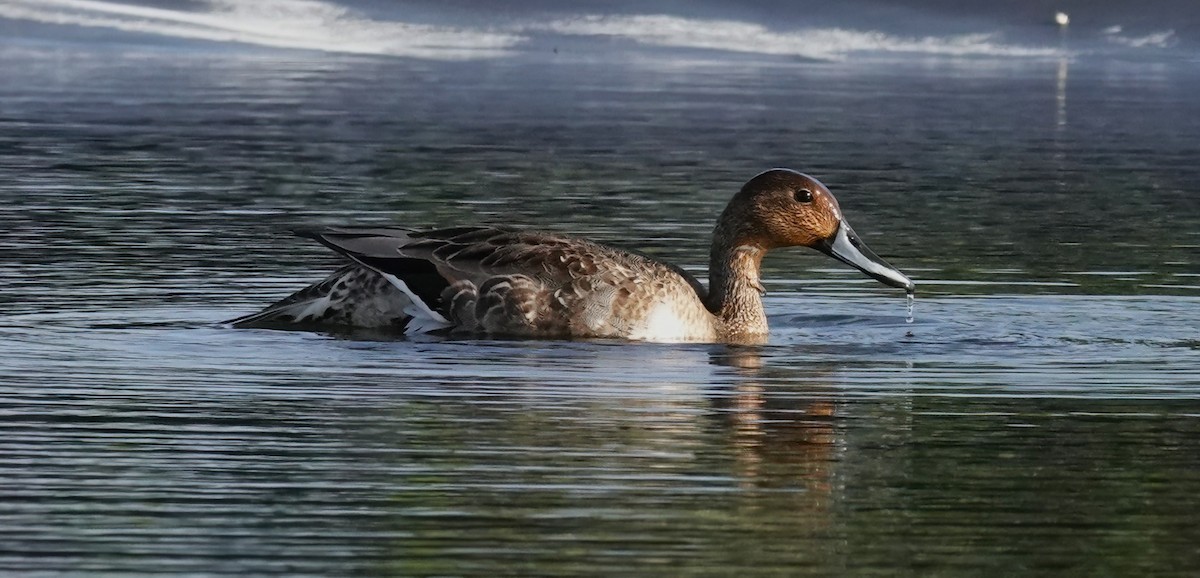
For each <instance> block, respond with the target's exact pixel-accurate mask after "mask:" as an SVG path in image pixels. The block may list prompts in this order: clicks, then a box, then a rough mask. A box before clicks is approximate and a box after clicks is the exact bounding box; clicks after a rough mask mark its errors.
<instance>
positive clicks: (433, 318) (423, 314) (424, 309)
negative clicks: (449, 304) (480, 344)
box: [379, 271, 452, 335]
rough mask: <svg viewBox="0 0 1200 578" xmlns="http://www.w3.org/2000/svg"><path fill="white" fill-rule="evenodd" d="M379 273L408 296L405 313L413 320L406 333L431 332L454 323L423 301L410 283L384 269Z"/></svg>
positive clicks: (409, 323)
mask: <svg viewBox="0 0 1200 578" xmlns="http://www.w3.org/2000/svg"><path fill="white" fill-rule="evenodd" d="M379 274H380V275H383V278H384V279H387V280H388V283H391V284H392V286H394V287H395V288H397V289H399V290H400V292H401V293H404V294H405V295H406V296H408V301H409V304H408V305H406V306H405V307H404V313H405V314H407V315H410V316H411V317H412V320H411V321H409V322H408V327H407V328H405V330H404V333H406V334H410V335H411V334H413V333H429V332H430V331H436V330H438V329H445V328H447V327H450V326H451V325H452V324H451V323H450V322H449V321H448V320H446V318H445V317H442V314H441V313H438V312H437V311H434V310H433V309H430V308H429V305H428V304H427V303H425V302H424V301H422V300H421V298H420V297H417V294H416V293H413V292H412V289H409V288H408V284H407V283H405V282H404V281H402V280H401V279H400V278H399V277H397V276H395V275H392V274H389V273H384V272H382V271H380V272H379Z"/></svg>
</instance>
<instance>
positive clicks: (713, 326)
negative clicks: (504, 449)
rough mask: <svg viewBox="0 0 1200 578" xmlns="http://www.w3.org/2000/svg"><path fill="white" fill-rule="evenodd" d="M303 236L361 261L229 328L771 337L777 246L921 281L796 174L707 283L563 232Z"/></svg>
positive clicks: (736, 232) (753, 212)
mask: <svg viewBox="0 0 1200 578" xmlns="http://www.w3.org/2000/svg"><path fill="white" fill-rule="evenodd" d="M298 234H300V235H302V236H306V237H310V238H313V239H315V240H317V241H318V242H320V243H322V244H324V245H325V246H327V247H329V248H330V249H333V250H334V251H337V252H338V253H340V254H342V255H344V256H346V257H348V258H349V259H350V261H352V263H351V264H349V265H347V266H345V267H342V268H341V269H339V270H338V271H336V272H335V273H333V275H331V276H330V277H328V278H327V279H325V280H324V281H321V282H320V283H316V284H314V285H311V286H309V287H307V288H305V289H302V290H300V291H298V292H296V293H295V294H293V295H291V296H289V297H287V298H285V299H283V300H281V301H279V302H277V303H275V304H273V305H271V306H270V307H267V308H266V309H264V310H263V311H261V312H258V313H255V314H253V315H247V316H245V317H241V318H238V319H234V320H231V321H230V322H229V323H232V324H233V325H234V326H236V327H274V328H321V327H326V328H336V327H343V328H346V327H364V328H394V329H396V330H400V331H404V332H405V333H409V334H413V333H424V332H431V331H443V332H464V333H476V334H488V335H507V336H525V337H544V338H566V337H591V338H622V339H632V340H642V341H696V342H740V343H756V342H763V341H765V340H766V336H767V316H766V312H765V311H764V310H763V303H762V295H763V293H764V292H765V290H764V289H763V286H762V283H761V282H760V281H759V266H760V264H761V262H762V258H763V256H764V255H765V254H766V253H767V251H769V250H771V249H775V248H778V247H792V246H804V247H812V248H814V249H816V250H818V251H821V252H823V253H825V254H827V255H829V256H831V257H833V258H835V259H838V260H839V261H842V262H844V263H846V264H848V265H850V266H852V267H855V268H857V269H859V270H860V271H862V272H863V273H865V274H867V275H868V276H870V277H873V278H875V279H877V280H879V281H880V282H882V283H884V284H886V285H890V286H892V287H897V288H902V289H904V290H906V291H908V292H909V293H912V292H913V289H914V285H913V282H912V281H911V280H909V278H908V277H906V276H905V275H904V274H903V273H901V272H900V271H899V270H897V269H896V268H894V267H892V266H891V265H889V264H887V262H885V261H884V260H883V259H881V258H879V256H878V255H876V254H875V253H873V252H872V251H871V250H870V249H869V248H867V246H866V245H864V244H863V243H862V241H861V240H860V239H859V237H858V236H857V235H856V234H855V233H854V230H853V229H851V228H850V225H849V224H848V223H847V222H846V220H845V218H844V217H842V211H841V209H840V208H839V207H838V202H837V200H836V199H834V198H833V194H832V193H830V192H829V189H827V188H825V186H824V185H822V184H821V183H820V182H818V181H817V180H816V179H814V178H812V177H810V176H808V175H805V174H802V173H799V172H796V171H792V170H788V169H773V170H769V171H766V172H763V173H761V174H759V175H757V176H755V177H754V178H753V179H750V181H749V182H747V183H746V184H745V185H744V186H743V187H742V189H741V190H740V191H739V192H738V193H737V194H736V195H734V197H733V199H732V200H731V201H730V202H729V205H728V206H726V207H725V210H724V212H722V213H721V217H720V219H718V221H717V226H716V229H715V230H714V231H713V240H712V249H711V252H710V254H709V255H710V256H709V272H708V275H709V283H708V288H707V289H706V288H705V287H704V286H703V285H702V284H701V283H700V282H699V281H697V280H696V278H695V277H693V276H692V275H690V274H688V273H687V272H685V271H684V270H683V269H680V268H679V267H676V266H675V265H671V264H668V263H663V262H660V261H657V260H655V259H653V258H651V257H648V256H646V255H642V254H640V253H637V252H633V251H627V250H623V249H618V248H614V247H610V246H607V245H602V244H600V243H596V242H593V241H589V240H587V239H580V238H577V237H569V236H565V235H559V234H556V233H545V232H530V231H522V230H518V229H512V228H507V227H453V228H447V229H436V230H432V231H415V230H409V229H401V228H358V227H347V228H330V229H325V230H321V231H307V232H303V231H302V232H298Z"/></svg>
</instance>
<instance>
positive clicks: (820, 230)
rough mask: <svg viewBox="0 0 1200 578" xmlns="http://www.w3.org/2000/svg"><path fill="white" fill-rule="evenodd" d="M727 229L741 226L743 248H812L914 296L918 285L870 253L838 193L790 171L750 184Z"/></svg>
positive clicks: (735, 204) (734, 206) (732, 204)
mask: <svg viewBox="0 0 1200 578" xmlns="http://www.w3.org/2000/svg"><path fill="white" fill-rule="evenodd" d="M722 221H723V223H733V222H736V223H738V224H739V225H738V226H737V232H736V233H733V234H734V235H735V236H737V237H741V239H739V241H738V242H739V243H744V242H751V243H754V244H755V245H758V246H760V247H762V248H764V249H773V248H777V247H795V246H803V247H812V248H813V249H816V250H818V251H820V252H822V253H825V254H826V255H829V256H830V257H833V258H834V259H837V260H839V261H841V262H843V263H846V264H847V265H850V266H851V267H854V268H856V269H858V270H859V271H862V272H863V273H866V274H867V275H868V276H870V277H872V278H874V279H876V280H878V281H879V282H881V283H883V284H885V285H889V286H892V287H897V288H900V289H904V290H905V291H907V292H909V293H912V292H913V290H914V289H915V287H916V286H915V285H914V284H913V282H912V280H910V279H909V278H908V277H907V276H905V275H904V274H903V273H901V272H900V271H899V270H898V269H896V268H895V267H892V266H891V265H889V264H888V263H887V261H884V260H883V259H882V258H880V257H879V255H876V254H875V253H874V252H873V251H871V249H870V248H868V247H867V246H866V245H865V244H864V243H863V242H862V240H861V239H860V238H859V237H858V235H856V234H855V233H854V229H851V228H850V224H849V223H847V222H846V219H845V218H844V217H842V209H841V208H840V207H838V202H837V199H835V198H833V193H830V192H829V189H827V188H825V185H822V184H821V183H820V181H818V180H817V179H814V178H812V177H810V176H808V175H806V174H803V173H798V172H796V171H793V170H790V169H772V170H769V171H766V172H764V173H761V174H759V175H758V176H756V177H754V178H753V179H750V181H749V182H747V183H746V184H745V185H743V186H742V190H741V191H739V192H738V194H737V195H736V196H735V197H734V199H733V201H731V202H730V203H729V207H728V208H727V209H726V215H724V216H723V218H722Z"/></svg>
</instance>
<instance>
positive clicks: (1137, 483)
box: [0, 30, 1200, 576]
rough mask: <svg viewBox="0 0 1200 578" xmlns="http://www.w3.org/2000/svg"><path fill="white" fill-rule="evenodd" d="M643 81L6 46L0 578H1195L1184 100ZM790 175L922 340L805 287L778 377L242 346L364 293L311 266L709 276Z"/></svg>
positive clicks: (441, 343)
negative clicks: (386, 228)
mask: <svg viewBox="0 0 1200 578" xmlns="http://www.w3.org/2000/svg"><path fill="white" fill-rule="evenodd" d="M1051 32H1056V31H1054V30H1051ZM621 54H622V55H621V56H620V57H616V56H614V57H611V58H600V57H596V56H595V55H581V54H578V53H572V51H571V50H569V49H566V48H564V50H563V51H561V52H560V53H559V54H557V55H554V54H553V53H550V52H547V53H545V54H530V55H525V56H522V57H519V58H499V59H492V58H488V59H476V60H468V61H462V62H459V61H454V62H442V61H437V60H405V59H393V58H374V57H345V56H336V55H328V54H318V53H278V52H269V51H252V50H232V49H229V50H191V49H189V50H176V51H167V52H163V51H161V50H159V49H157V48H156V47H155V46H151V47H150V48H146V47H145V46H143V45H138V44H133V45H124V44H117V45H112V44H103V43H100V44H95V45H92V44H88V45H86V46H77V45H70V44H66V45H51V46H47V45H44V44H38V43H25V44H21V43H17V44H16V45H8V46H7V47H5V48H4V50H3V52H2V57H0V74H2V75H3V77H4V78H5V79H6V82H5V83H3V84H2V85H0V200H2V203H0V222H3V223H4V225H5V226H4V230H3V232H2V233H0V247H2V251H3V256H4V258H3V260H2V261H0V262H2V263H3V266H2V267H0V287H3V291H0V391H2V392H3V393H2V394H0V568H2V569H3V570H4V571H5V572H6V573H8V574H17V573H29V574H34V573H37V574H49V575H53V574H84V573H112V574H131V573H138V572H161V573H167V572H181V573H183V572H189V573H203V574H240V575H246V574H255V575H262V574H283V575H338V574H396V575H478V576H483V575H487V576H495V575H559V576H563V575H648V574H654V575H663V574H667V575H682V576H688V575H696V576H699V575H730V574H735V573H736V574H738V575H748V576H749V575H777V574H788V575H796V574H801V575H819V576H828V575H855V574H919V575H961V574H983V573H989V574H999V573H1012V572H1021V573H1036V574H1050V573H1053V574H1066V573H1070V574H1084V575H1091V574H1107V575H1132V574H1137V575H1189V574H1190V573H1191V572H1193V571H1194V568H1195V567H1196V566H1197V563H1200V553H1198V552H1197V550H1196V547H1195V544H1197V543H1200V530H1198V529H1197V526H1196V524H1195V512H1196V511H1197V510H1198V508H1200V498H1197V496H1200V491H1198V490H1200V473H1198V472H1200V467H1197V466H1200V464H1198V463H1197V458H1196V456H1198V455H1200V332H1198V331H1197V330H1196V328H1197V327H1200V283H1198V281H1197V279H1198V278H1200V269H1198V268H1197V264H1196V255H1197V251H1196V250H1197V247H1200V237H1198V235H1200V233H1198V231H1200V205H1197V200H1196V198H1197V197H1196V195H1195V193H1196V191H1197V190H1198V189H1200V186H1198V185H1200V168H1198V167H1197V165H1196V163H1195V159H1196V158H1198V157H1200V144H1198V141H1197V140H1196V135H1197V134H1200V126H1198V125H1200V104H1198V101H1197V100H1196V99H1195V98H1194V94H1195V92H1196V88H1197V86H1198V84H1200V83H1198V80H1200V79H1198V78H1197V71H1196V69H1195V67H1194V65H1191V64H1189V63H1187V62H1181V61H1178V60H1171V59H1161V60H1151V61H1146V60H1138V59H1137V58H1133V57H1130V58H1124V59H1122V58H1109V57H1106V56H1105V57H1102V56H1078V57H1071V58H1058V57H1054V58H1049V59H1024V58H1007V57H1005V58H996V59H967V60H962V59H955V58H948V59H947V58H933V59H927V58H915V59H906V58H894V59H882V60H874V59H862V60H854V61H851V62H835V63H819V62H818V63H814V62H809V61H799V60H794V59H788V58H744V57H738V58H734V57H730V58H714V57H712V55H705V56H702V57H696V55H694V54H691V53H689V54H688V55H686V56H685V57H681V58H675V57H673V56H668V55H663V54H660V53H657V52H653V51H650V52H647V53H644V54H641V55H640V56H637V57H629V55H628V54H627V53H621ZM771 166H789V167H793V168H796V169H800V170H804V171H806V172H810V173H812V174H813V175H815V176H817V177H818V178H820V179H821V180H822V181H823V182H824V183H825V184H827V185H828V186H829V187H830V189H831V190H833V192H834V193H835V194H836V195H837V196H838V198H839V200H840V202H841V205H842V209H843V212H844V213H845V214H846V216H847V218H848V219H849V220H850V221H851V222H852V224H853V225H854V227H855V230H856V231H857V232H859V233H860V235H862V237H863V239H864V240H865V241H866V242H867V243H868V244H869V245H870V246H871V247H872V248H873V249H874V250H875V251H876V252H877V253H879V254H881V255H882V256H883V257H884V258H886V259H887V260H888V261H889V262H891V263H892V264H894V265H896V266H897V267H899V268H900V269H902V270H903V271H905V272H906V273H908V274H909V275H910V276H912V277H913V279H914V281H915V282H916V283H917V285H918V288H919V290H920V291H921V294H922V308H921V315H920V316H918V317H917V318H916V319H915V320H914V321H912V322H911V323H909V322H907V321H908V320H906V319H905V317H906V316H905V314H904V311H903V310H902V309H901V304H902V303H903V302H904V301H903V299H904V296H902V295H901V294H900V292H898V291H896V290H892V289H888V288H886V287H883V286H882V285H879V284H877V283H875V282H874V281H871V280H870V279H867V278H865V277H863V276H861V275H859V274H857V273H855V272H852V271H849V270H846V269H845V268H844V267H842V266H841V265H839V264H837V263H835V262H833V261H832V260H829V259H827V258H825V257H824V256H822V255H819V254H817V253H815V252H811V251H806V250H802V249H795V250H786V251H779V252H776V253H772V255H770V256H769V257H768V259H767V261H766V263H765V266H766V270H765V272H764V285H765V286H766V287H767V289H768V291H769V293H768V295H767V296H766V307H767V310H768V312H769V314H770V323H771V326H772V336H771V341H770V343H769V344H767V345H765V346H761V347H733V346H724V345H696V344H691V345H657V344H639V345H629V344H623V343H618V342H607V341H593V342H589V341H580V342H543V341H504V340H462V339H454V340H440V339H434V338H422V339H412V340H406V339H399V338H396V337H395V336H388V335H378V334H376V335H371V334H354V335H322V334H314V333H303V332H279V331H257V330H242V331H237V330H232V329H229V328H227V327H224V326H222V325H220V323H219V321H221V320H222V319H227V318H230V317H234V316H237V315H240V314H243V313H247V312H250V311H253V310H255V309H257V308H259V307H261V306H263V305H264V304H266V303H268V302H270V301H272V300H274V299H276V298H278V297H281V296H282V295H284V294H287V293H288V292H290V291H292V290H294V289H296V288H298V287H300V286H303V285H304V284H306V283H308V282H311V281H314V280H317V279H319V278H321V277H322V275H324V274H325V273H327V272H328V271H330V270H332V269H333V268H334V267H336V266H337V264H338V261H337V260H336V259H335V258H334V257H333V256H332V255H329V254H328V251H326V250H324V249H323V248H321V247H319V246H314V244H312V243H310V242H307V241H305V240H302V239H297V238H294V237H292V236H290V235H288V234H287V233H286V231H287V230H288V229H289V228H291V227H296V226H313V225H322V224H343V223H355V224H369V223H389V224H392V223H403V224H410V225H429V226H444V225H450V224H455V223H467V222H470V223H477V222H491V223H510V224H523V225H527V226H530V227H540V228H551V229H555V230H563V231H575V232H578V233H581V234H585V235H589V236H593V237H596V238H600V239H604V240H607V241H610V242H614V243H618V244H622V245H626V246H630V247H635V248H639V249H642V250H645V251H647V252H649V253H652V254H655V255H658V256H661V257H663V258H665V259H670V260H672V261H674V262H677V263H680V264H683V265H684V266H686V267H688V268H689V269H692V270H696V271H699V270H702V268H703V264H704V262H705V259H706V254H707V247H706V246H705V243H706V240H707V235H708V234H709V232H710V230H711V227H712V222H713V220H714V219H715V216H716V214H717V213H718V212H719V210H720V209H721V207H722V206H723V204H724V203H725V201H726V200H727V199H728V198H729V196H730V195H731V194H732V193H733V192H734V191H735V190H736V188H737V187H738V186H740V184H741V183H742V182H743V181H745V180H746V179H748V178H749V177H750V176H752V175H753V174H755V173H757V172H758V171H760V170H762V169H764V168H767V167H771ZM910 305H911V302H910Z"/></svg>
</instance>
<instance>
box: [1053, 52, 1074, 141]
mask: <svg viewBox="0 0 1200 578" xmlns="http://www.w3.org/2000/svg"><path fill="white" fill-rule="evenodd" d="M1069 67H1070V58H1068V57H1066V56H1064V57H1062V58H1060V59H1058V73H1057V75H1056V76H1055V83H1054V88H1055V90H1054V105H1055V106H1054V126H1055V131H1056V133H1057V134H1059V135H1060V136H1061V133H1062V131H1063V129H1065V128H1066V127H1067V72H1068V69H1069Z"/></svg>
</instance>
